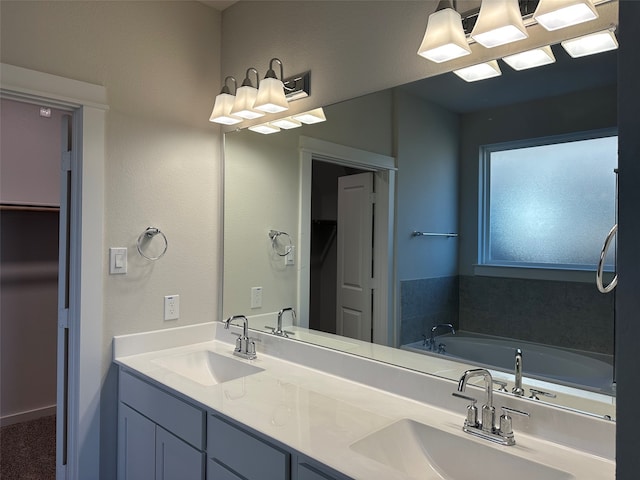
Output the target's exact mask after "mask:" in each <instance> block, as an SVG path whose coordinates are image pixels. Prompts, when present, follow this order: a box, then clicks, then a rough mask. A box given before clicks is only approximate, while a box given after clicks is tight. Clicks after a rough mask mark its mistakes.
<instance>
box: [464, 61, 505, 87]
mask: <svg viewBox="0 0 640 480" xmlns="http://www.w3.org/2000/svg"><path fill="white" fill-rule="evenodd" d="M453 73H455V74H456V75H458V76H459V77H460V78H462V79H463V80H464V81H465V82H477V81H478V80H484V79H486V78H492V77H498V76H500V75H502V71H501V70H500V66H499V65H498V62H497V61H496V60H491V61H490V62H487V63H479V64H477V65H472V66H471V67H466V68H461V69H460V70H454V71H453Z"/></svg>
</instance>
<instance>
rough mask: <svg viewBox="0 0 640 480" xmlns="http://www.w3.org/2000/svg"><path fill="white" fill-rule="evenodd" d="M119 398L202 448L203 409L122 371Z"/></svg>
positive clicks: (198, 447) (186, 440) (178, 435)
mask: <svg viewBox="0 0 640 480" xmlns="http://www.w3.org/2000/svg"><path fill="white" fill-rule="evenodd" d="M120 401H121V402H123V403H126V404H127V405H129V406H130V407H131V408H133V409H134V410H136V411H138V412H140V413H141V414H142V415H144V416H145V417H147V418H149V419H150V420H152V421H153V422H154V423H156V424H158V425H161V426H162V427H164V428H165V429H167V430H169V431H170V432H172V433H173V434H174V435H176V436H177V437H179V438H181V439H183V440H184V441H185V442H187V443H189V444H191V445H193V446H194V447H196V448H197V449H199V450H203V449H204V412H203V411H202V410H200V409H198V408H196V407H194V406H193V405H190V404H188V403H186V402H184V401H182V400H180V399H179V398H177V397H174V396H173V395H171V394H169V393H167V392H164V391H162V390H160V389H159V388H156V387H154V386H153V385H151V384H149V383H147V382H145V381H144V380H140V379H139V378H136V377H134V376H133V375H131V374H129V373H126V372H122V371H121V372H120Z"/></svg>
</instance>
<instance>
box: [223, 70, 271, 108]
mask: <svg viewBox="0 0 640 480" xmlns="http://www.w3.org/2000/svg"><path fill="white" fill-rule="evenodd" d="M250 72H254V73H255V74H256V85H260V77H259V76H258V71H257V70H256V69H255V68H253V67H251V68H248V69H247V73H246V75H245V78H244V81H243V82H242V86H241V87H240V88H238V89H237V90H236V100H235V102H234V104H233V108H232V109H231V115H234V116H236V117H242V118H245V119H247V120H252V119H254V118H259V117H262V116H264V112H261V111H259V110H256V109H254V108H253V105H254V104H255V102H256V97H257V96H258V89H257V88H256V87H254V86H253V84H252V83H251V79H250V78H249V73H250Z"/></svg>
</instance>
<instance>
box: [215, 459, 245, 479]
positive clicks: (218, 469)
mask: <svg viewBox="0 0 640 480" xmlns="http://www.w3.org/2000/svg"><path fill="white" fill-rule="evenodd" d="M207 480H242V479H241V478H240V477H238V476H237V475H236V474H235V473H233V472H231V471H229V470H227V469H226V468H224V467H223V466H222V465H220V464H219V463H218V462H216V461H214V460H211V459H209V460H207Z"/></svg>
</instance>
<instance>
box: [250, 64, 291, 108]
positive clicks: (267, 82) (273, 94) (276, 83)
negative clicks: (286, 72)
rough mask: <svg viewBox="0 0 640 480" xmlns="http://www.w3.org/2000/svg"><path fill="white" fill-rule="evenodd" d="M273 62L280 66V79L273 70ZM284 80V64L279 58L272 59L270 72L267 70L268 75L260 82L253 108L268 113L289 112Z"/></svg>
mask: <svg viewBox="0 0 640 480" xmlns="http://www.w3.org/2000/svg"><path fill="white" fill-rule="evenodd" d="M273 62H278V63H279V64H280V79H278V77H277V76H276V73H275V72H274V70H273ZM283 78H284V76H283V67H282V62H281V61H280V60H279V59H277V58H272V59H271V61H270V62H269V70H267V74H266V75H265V77H264V79H263V80H262V81H261V82H260V87H259V88H258V96H257V97H256V102H255V105H254V107H253V108H255V109H256V110H260V111H263V112H266V113H278V112H284V111H285V110H287V109H288V108H289V103H288V102H287V98H286V97H285V94H284V84H283V83H282V79H283Z"/></svg>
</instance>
